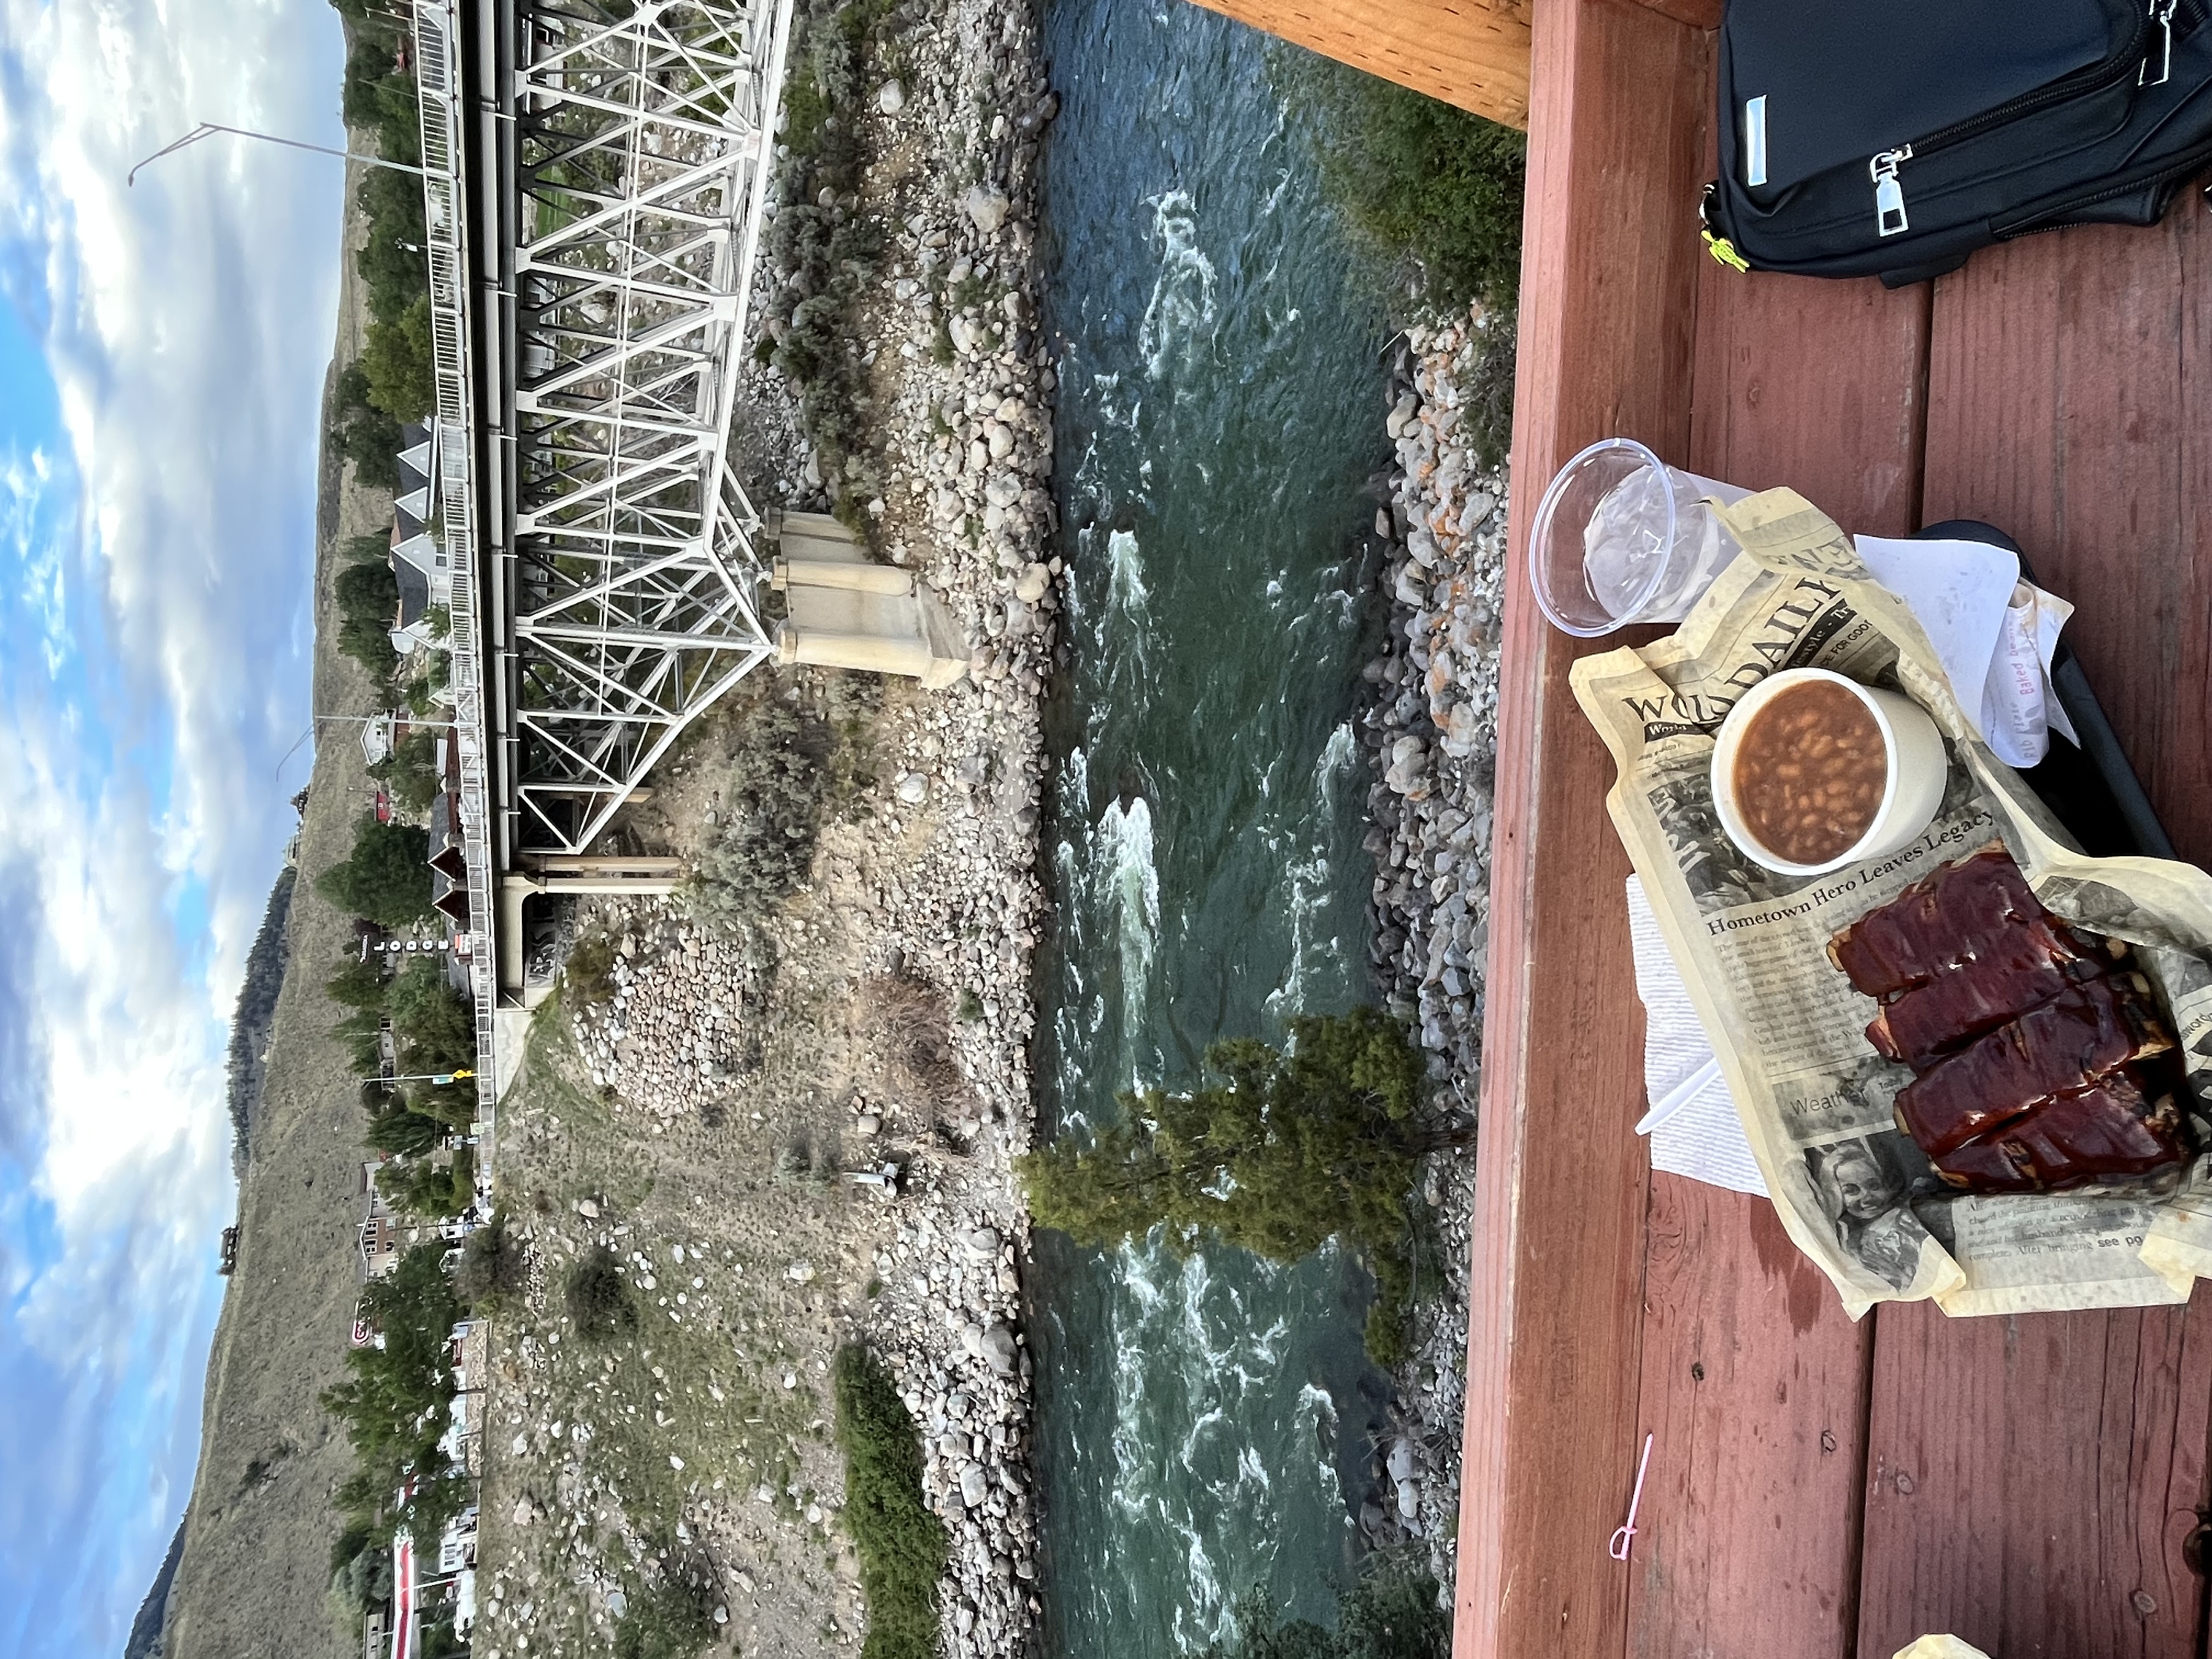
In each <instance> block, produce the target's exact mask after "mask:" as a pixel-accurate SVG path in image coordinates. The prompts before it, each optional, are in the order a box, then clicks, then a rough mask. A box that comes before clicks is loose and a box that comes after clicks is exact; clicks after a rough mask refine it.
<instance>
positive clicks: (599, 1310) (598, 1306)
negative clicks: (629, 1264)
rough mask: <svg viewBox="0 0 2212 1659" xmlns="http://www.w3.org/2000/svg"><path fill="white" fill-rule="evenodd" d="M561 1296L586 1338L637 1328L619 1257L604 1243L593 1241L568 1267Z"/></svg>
mask: <svg viewBox="0 0 2212 1659" xmlns="http://www.w3.org/2000/svg"><path fill="white" fill-rule="evenodd" d="M562 1299H563V1302H564V1303H565V1304H566V1306H567V1308H568V1317H569V1319H570V1320H571V1321H572V1322H574V1324H575V1327H576V1334H577V1335H579V1336H581V1337H584V1338H586V1339H587V1340H592V1341H595V1342H597V1341H605V1340H607V1339H608V1338H610V1337H614V1336H621V1335H624V1334H628V1333H629V1332H631V1331H634V1330H635V1329H636V1328H637V1303H636V1301H635V1298H633V1297H632V1296H631V1295H630V1289H629V1279H627V1278H625V1277H624V1276H623V1270H622V1262H621V1261H620V1260H619V1259H618V1258H617V1256H616V1255H615V1253H614V1252H613V1251H612V1250H611V1249H608V1248H607V1247H606V1246H605V1245H604V1244H598V1245H594V1246H593V1247H592V1249H591V1250H590V1251H589V1252H588V1253H587V1254H586V1255H584V1256H583V1257H582V1259H580V1261H578V1262H577V1263H576V1265H575V1266H574V1267H572V1268H570V1269H569V1271H568V1291H567V1292H566V1294H565V1296H564V1297H563V1298H562Z"/></svg>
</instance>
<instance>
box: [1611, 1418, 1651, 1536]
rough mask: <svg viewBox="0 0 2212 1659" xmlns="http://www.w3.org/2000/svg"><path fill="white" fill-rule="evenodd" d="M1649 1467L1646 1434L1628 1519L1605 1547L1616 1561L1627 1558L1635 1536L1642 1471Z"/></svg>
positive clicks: (1630, 1497)
mask: <svg viewBox="0 0 2212 1659" xmlns="http://www.w3.org/2000/svg"><path fill="white" fill-rule="evenodd" d="M1650 1467H1651V1437H1650V1435H1648V1434H1647V1435H1645V1436H1644V1455H1643V1456H1642V1457H1640V1458H1638V1460H1637V1462H1636V1490H1635V1491H1634V1492H1631V1493H1630V1494H1629V1498H1628V1520H1627V1522H1626V1524H1625V1525H1622V1526H1620V1527H1619V1528H1615V1529H1614V1531H1613V1542H1612V1543H1610V1544H1608V1545H1607V1547H1606V1552H1605V1553H1607V1555H1610V1556H1611V1557H1612V1558H1613V1559H1614V1560H1616V1561H1626V1559H1628V1550H1629V1546H1630V1544H1631V1543H1632V1541H1634V1539H1635V1537H1636V1506H1637V1505H1638V1504H1641V1503H1642V1502H1643V1501H1644V1470H1646V1469H1647V1468H1650Z"/></svg>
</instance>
